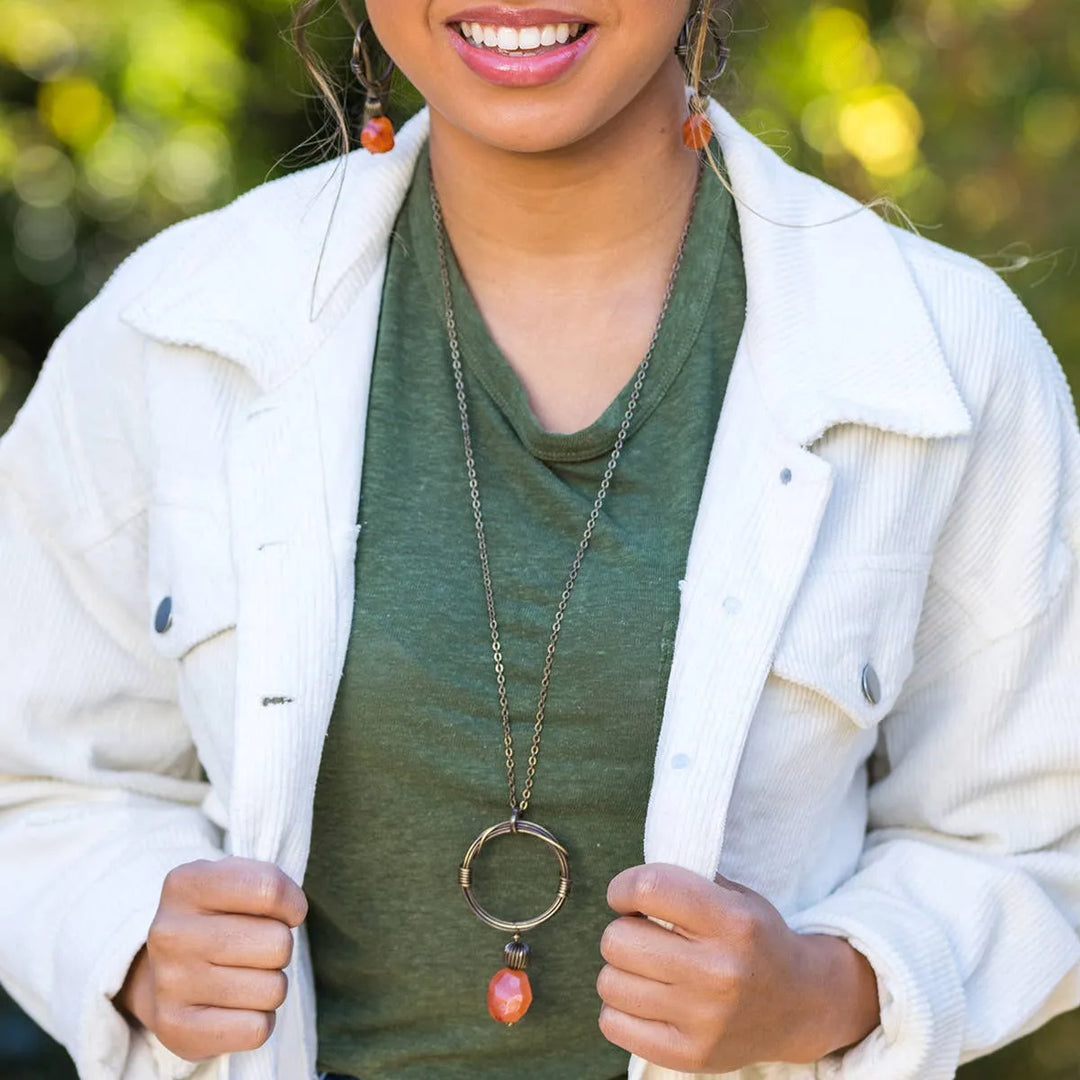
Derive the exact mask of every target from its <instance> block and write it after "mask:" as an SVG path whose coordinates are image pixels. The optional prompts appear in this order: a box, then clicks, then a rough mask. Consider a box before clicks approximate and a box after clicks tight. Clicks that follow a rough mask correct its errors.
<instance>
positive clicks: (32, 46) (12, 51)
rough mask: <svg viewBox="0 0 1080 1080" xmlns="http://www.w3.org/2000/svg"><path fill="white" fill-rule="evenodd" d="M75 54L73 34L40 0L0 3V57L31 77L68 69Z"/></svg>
mask: <svg viewBox="0 0 1080 1080" xmlns="http://www.w3.org/2000/svg"><path fill="white" fill-rule="evenodd" d="M77 54H78V42H77V41H76V39H75V35H74V34H73V33H72V32H71V31H70V30H69V29H68V28H67V27H66V26H65V25H64V24H63V23H62V22H60V21H59V20H58V19H56V18H54V17H53V14H52V13H50V12H49V11H48V8H47V5H45V4H42V3H41V2H40V0H4V2H3V3H0V57H2V58H3V59H4V60H6V61H8V63H10V64H13V65H14V66H15V67H17V68H19V69H20V70H21V71H22V72H24V73H25V74H27V75H29V76H31V77H32V78H38V79H40V78H48V77H50V75H55V74H56V73H58V72H59V71H60V70H64V69H66V68H69V67H70V66H71V65H72V64H73V63H74V62H75V58H76V56H77Z"/></svg>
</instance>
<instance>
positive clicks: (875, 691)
mask: <svg viewBox="0 0 1080 1080" xmlns="http://www.w3.org/2000/svg"><path fill="white" fill-rule="evenodd" d="M862 694H863V697H864V698H866V700H867V702H868V703H869V704H870V705H876V704H877V703H878V702H879V701H880V700H881V680H880V679H879V678H878V673H877V672H876V671H875V670H874V665H873V664H867V665H866V666H865V667H864V668H863V669H862Z"/></svg>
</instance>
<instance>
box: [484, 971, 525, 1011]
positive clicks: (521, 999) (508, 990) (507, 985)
mask: <svg viewBox="0 0 1080 1080" xmlns="http://www.w3.org/2000/svg"><path fill="white" fill-rule="evenodd" d="M531 1004H532V987H531V986H530V985H529V976H528V975H526V974H525V972H524V971H514V970H513V969H512V968H503V969H502V970H500V971H496V972H495V974H494V976H492V979H491V982H490V983H489V984H488V993H487V1006H488V1012H489V1013H491V1018H492V1020H498V1022H499V1023H500V1024H516V1023H517V1022H518V1021H519V1020H520V1019H521V1018H522V1017H523V1016H524V1015H525V1014H526V1013H527V1012H528V1011H529V1006H530V1005H531Z"/></svg>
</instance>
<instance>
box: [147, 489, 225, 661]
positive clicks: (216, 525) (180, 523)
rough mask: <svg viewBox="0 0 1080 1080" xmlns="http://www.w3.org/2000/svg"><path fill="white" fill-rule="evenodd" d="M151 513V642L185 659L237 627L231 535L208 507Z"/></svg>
mask: <svg viewBox="0 0 1080 1080" xmlns="http://www.w3.org/2000/svg"><path fill="white" fill-rule="evenodd" d="M149 514H150V516H149V545H150V550H149V557H148V574H147V588H148V597H147V600H148V611H149V621H150V636H151V641H152V642H153V645H154V648H155V650H156V651H157V652H158V653H159V654H160V655H161V656H164V657H166V658H168V659H172V660H182V659H184V657H186V656H187V655H188V654H189V653H191V651H192V650H193V649H195V648H197V647H198V646H199V645H201V644H203V643H204V642H206V641H209V640H210V639H211V638H214V637H216V636H217V635H218V634H221V633H224V632H225V631H227V630H230V629H232V628H233V627H235V625H236V580H235V574H234V572H233V566H232V557H231V551H230V544H229V534H228V531H227V530H226V529H225V528H224V526H223V525H222V523H221V521H220V519H219V517H218V516H217V515H215V514H214V513H213V512H211V511H210V510H209V509H206V508H203V507H197V506H188V505H178V504H173V503H169V502H156V503H153V504H151V506H150V512H149Z"/></svg>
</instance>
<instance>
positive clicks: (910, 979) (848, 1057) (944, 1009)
mask: <svg viewBox="0 0 1080 1080" xmlns="http://www.w3.org/2000/svg"><path fill="white" fill-rule="evenodd" d="M787 921H788V925H789V926H791V928H792V929H793V930H796V931H798V932H799V933H803V934H829V935H831V936H833V937H842V938H846V939H847V941H848V943H849V944H850V945H851V946H852V947H853V948H855V949H857V950H858V951H859V952H860V953H862V954H863V956H865V957H866V959H867V960H868V961H869V963H870V966H871V967H872V968H873V969H874V972H875V974H876V975H877V982H878V1003H879V1006H880V1009H881V1023H880V1024H879V1026H878V1027H877V1028H875V1029H874V1031H872V1032H871V1033H870V1034H869V1035H868V1036H867V1037H866V1038H865V1039H863V1040H862V1042H860V1043H856V1044H855V1045H854V1046H852V1047H849V1048H847V1049H846V1050H842V1051H837V1052H836V1053H834V1054H830V1055H828V1056H827V1057H825V1058H823V1059H822V1060H821V1061H819V1062H818V1063H817V1071H816V1073H815V1076H816V1077H818V1078H820V1080H951V1077H953V1075H954V1074H955V1072H956V1068H957V1065H958V1063H959V1059H960V1053H961V1048H962V1046H963V1035H964V987H963V982H962V980H961V978H960V975H959V972H958V971H957V968H956V963H955V961H954V959H953V954H952V949H951V947H950V945H949V941H948V938H947V937H946V936H945V934H944V932H943V931H942V930H941V928H940V927H939V926H938V925H937V924H936V923H934V921H933V920H931V919H928V918H927V917H926V916H925V915H924V914H922V913H921V912H919V911H918V910H916V909H915V908H913V907H912V906H911V905H909V904H907V903H905V902H904V901H903V900H901V899H899V898H897V897H895V896H890V895H886V894H883V893H880V892H878V891H876V890H868V889H860V888H849V889H844V888H841V890H840V891H838V892H836V893H834V894H833V895H831V896H828V897H826V898H825V899H824V900H822V901H821V902H820V903H818V904H815V905H814V906H813V907H810V908H807V909H806V910H805V911H801V912H798V913H796V914H795V915H793V916H791V917H789V918H788V920H787Z"/></svg>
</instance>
